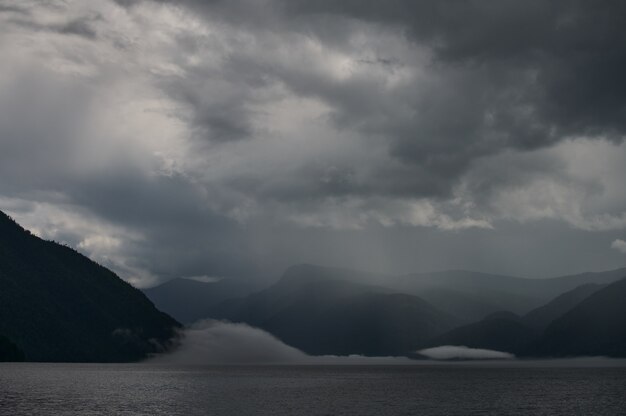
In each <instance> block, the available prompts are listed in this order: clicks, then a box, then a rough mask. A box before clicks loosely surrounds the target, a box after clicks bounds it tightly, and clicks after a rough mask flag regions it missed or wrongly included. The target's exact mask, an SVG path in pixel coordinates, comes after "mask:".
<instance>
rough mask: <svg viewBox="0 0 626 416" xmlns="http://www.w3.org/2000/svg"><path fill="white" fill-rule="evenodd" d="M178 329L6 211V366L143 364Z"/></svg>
mask: <svg viewBox="0 0 626 416" xmlns="http://www.w3.org/2000/svg"><path fill="white" fill-rule="evenodd" d="M177 327H180V324H179V323H178V322H177V321H176V320H174V319H173V318H171V317H169V316H168V315H166V314H165V313H163V312H160V311H159V310H157V309H156V308H155V307H154V305H153V304H152V302H150V300H148V298H146V296H145V295H144V294H143V293H142V292H141V291H140V290H138V289H135V288H134V287H132V286H131V285H129V284H128V283H126V282H124V281H123V280H122V279H120V278H119V277H118V276H116V275H115V274H114V273H113V272H111V271H110V270H108V269H106V268H104V267H102V266H100V265H98V264H96V263H94V262H93V261H91V260H89V259H88V258H87V257H85V256H83V255H81V254H79V253H78V252H76V251H74V250H72V249H71V248H69V247H65V246H62V245H59V244H57V243H54V242H50V241H44V240H42V239H40V238H38V237H36V236H34V235H32V234H30V233H29V232H28V231H26V230H24V229H23V228H22V227H20V226H19V225H18V224H17V223H15V222H14V221H13V220H12V219H11V218H9V217H8V216H7V215H5V214H4V213H2V212H0V360H3V359H4V360H7V359H10V360H18V359H21V358H24V359H26V360H29V361H57V362H58V361H66V362H69V361H73V362H119V361H135V360H139V359H142V358H144V357H146V356H148V355H149V354H151V353H155V352H158V351H161V350H163V349H165V348H167V347H168V346H169V345H170V342H171V341H170V340H171V339H172V338H173V337H175V335H176V332H175V331H176V328H177ZM3 355H4V357H3Z"/></svg>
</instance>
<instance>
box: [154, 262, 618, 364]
mask: <svg viewBox="0 0 626 416" xmlns="http://www.w3.org/2000/svg"><path fill="white" fill-rule="evenodd" d="M624 277H626V269H618V270H613V271H607V272H598V273H582V274H576V275H571V276H561V277H557V278H552V279H524V278H519V277H509V276H496V275H489V274H484V273H475V272H468V271H450V272H440V273H428V274H413V275H406V276H382V275H376V274H372V273H365V272H359V271H354V270H348V269H340V268H328V267H320V266H313V265H300V266H294V267H291V268H289V269H288V270H287V271H286V272H285V273H284V275H283V276H282V277H281V278H280V279H279V280H278V281H277V282H276V283H275V284H273V285H271V286H270V287H268V288H266V289H264V290H261V291H258V292H256V293H252V294H250V295H247V296H243V297H240V298H236V299H227V298H226V297H225V298H223V299H222V301H221V302H219V301H217V298H218V297H217V296H213V297H212V298H211V300H210V304H211V305H213V306H212V307H211V308H209V309H207V312H206V313H207V315H206V316H204V318H214V319H227V320H230V321H233V322H243V323H247V324H249V325H252V326H256V327H259V328H261V329H264V330H266V331H268V332H270V333H271V334H273V335H275V336H276V337H278V338H279V339H281V340H282V341H284V342H285V343H287V344H288V345H291V346H294V347H296V348H299V349H301V350H302V351H304V352H307V353H309V354H317V355H320V354H337V355H343V354H363V355H411V354H413V353H414V352H415V351H416V350H417V349H418V348H421V347H429V346H438V345H464V346H468V347H473V348H484V349H493V350H500V351H506V352H510V353H514V354H517V355H520V356H573V355H576V354H575V353H574V351H576V349H575V348H573V347H572V348H564V347H563V346H564V345H569V344H568V343H569V342H570V341H573V340H574V339H575V337H576V336H580V337H584V335H580V334H578V329H577V328H574V329H571V331H570V333H568V334H567V336H564V337H563V338H559V335H558V334H559V333H561V332H559V331H560V330H559V329H558V328H560V325H563V324H559V322H560V318H562V317H566V316H569V313H570V311H571V310H577V309H576V308H577V307H579V306H580V305H584V303H583V301H585V300H587V299H593V296H594V295H598V296H606V295H602V294H603V293H605V294H606V293H615V295H614V297H612V298H610V299H607V301H606V303H605V304H604V307H603V309H602V310H604V311H611V310H613V309H615V310H616V311H619V305H617V304H616V303H618V302H620V300H619V299H621V302H623V301H625V300H626V293H622V292H623V291H622V289H621V286H620V284H619V283H620V282H621V280H620V279H621V278H624ZM364 282H365V283H364ZM181 283H182V282H180V281H176V282H174V283H172V284H170V285H168V286H171V285H174V286H179V285H181ZM196 284H198V285H204V288H203V291H206V292H208V291H210V287H211V286H212V285H215V283H198V282H195V283H193V285H196ZM165 287H167V286H165V285H164V286H162V287H158V288H154V289H152V290H149V291H147V293H148V295H149V296H150V294H151V293H158V294H159V296H160V298H159V299H157V298H153V300H154V301H155V303H156V304H157V306H159V304H160V302H161V301H162V300H161V299H164V298H167V296H168V295H167V291H165V289H164V288H165ZM217 288H218V289H219V286H218V287H217ZM220 293H221V291H219V290H216V291H215V293H214V295H217V294H220ZM170 294H171V296H172V297H171V298H169V300H168V302H169V304H170V305H171V304H176V303H178V304H183V303H184V299H183V298H178V299H176V297H177V296H179V295H180V291H172V292H170ZM196 300H197V299H196ZM173 313H174V316H176V315H175V311H173ZM589 313H590V312H589V311H588V308H583V309H582V311H580V312H578V313H577V314H576V315H575V318H567V319H568V320H573V321H578V320H580V321H581V322H585V321H588V320H591V321H593V320H594V319H595V318H587V317H586V316H587V315H588V314H589ZM607 313H610V312H607ZM592 315H593V314H592ZM564 319H565V318H564ZM598 319H599V318H598ZM604 319H609V318H608V317H606V316H604ZM617 321H619V319H618V320H617ZM620 325H621V326H620ZM554 326H556V328H557V329H554V328H553V327H554ZM620 328H626V325H623V324H620V323H616V324H615V325H614V326H613V327H611V328H610V329H607V331H606V332H604V333H603V335H604V338H605V339H606V343H605V344H603V346H600V347H598V348H596V350H594V351H595V352H594V355H611V356H623V355H626V349H623V348H621V347H620V346H619V345H612V339H613V337H616V341H618V340H619V339H621V338H619V337H621V335H620V332H619V331H620ZM579 329H580V330H584V329H585V328H584V327H581V328H579ZM544 331H545V334H544ZM555 331H556V332H555ZM553 333H556V334H557V335H551V334H553ZM552 338H557V339H560V344H558V346H555V347H554V348H553V349H552V350H551V349H550V348H548V347H546V346H545V343H546V342H549V345H555V343H556V341H554V340H552V341H548V340H551V339H552ZM589 351H591V350H589Z"/></svg>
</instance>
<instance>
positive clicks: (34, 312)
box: [0, 212, 626, 362]
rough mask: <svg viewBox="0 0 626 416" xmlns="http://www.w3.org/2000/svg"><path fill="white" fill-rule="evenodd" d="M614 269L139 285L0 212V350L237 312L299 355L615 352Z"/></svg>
mask: <svg viewBox="0 0 626 416" xmlns="http://www.w3.org/2000/svg"><path fill="white" fill-rule="evenodd" d="M625 278H626V269H619V270H613V271H608V272H600V273H583V274H578V275H572V276H563V277H557V278H552V279H524V278H520V277H511V276H497V275H490V274H484V273H475V272H468V271H448V272H439V273H422V274H412V275H402V276H391V275H380V274H373V273H366V272H360V271H355V270H349V269H340V268H328V267H320V266H314V265H299V266H293V267H290V268H289V269H288V270H287V271H286V272H285V273H284V274H283V275H282V277H281V278H280V279H278V280H277V281H276V282H275V283H273V284H271V285H269V286H268V287H265V288H260V287H259V286H258V283H255V281H253V280H249V281H246V280H235V279H223V280H220V281H216V282H199V281H195V280H189V279H174V280H171V281H169V282H167V283H165V284H163V285H160V286H157V287H155V288H151V289H146V290H145V291H144V292H145V295H144V293H142V292H141V291H140V290H138V289H135V288H133V287H132V286H131V285H129V284H128V283H126V282H124V281H123V280H121V279H120V278H119V277H118V276H116V275H115V274H114V273H113V272H111V271H110V270H108V269H106V268H104V267H102V266H100V265H98V264H96V263H94V262H93V261H91V260H89V259H88V258H86V257H85V256H83V255H81V254H79V253H78V252H76V251H74V250H72V249H71V248H69V247H66V246H62V245H59V244H57V243H54V242H50V241H44V240H42V239H40V238H38V237H36V236H33V235H31V234H30V233H29V232H28V231H26V230H24V229H23V228H21V227H20V226H19V225H18V224H16V223H15V222H14V221H13V220H11V219H10V218H9V217H8V216H6V215H5V214H3V213H1V212H0V361H20V360H29V361H73V362H120V361H135V360H140V359H142V358H145V357H148V356H149V355H151V354H153V353H156V352H161V351H164V350H166V349H168V348H169V347H171V346H172V345H173V343H175V340H176V337H177V334H178V332H177V328H179V327H181V325H180V324H179V323H178V322H177V321H176V320H175V319H174V318H177V319H179V320H180V321H183V322H186V323H190V322H193V321H195V320H198V319H203V318H213V319H224V320H229V321H233V322H242V323H247V324H249V325H251V326H254V327H258V328H261V329H263V330H266V331H268V332H270V333H271V334H273V335H274V336H276V337H277V338H279V339H280V340H281V341H283V342H285V343H286V344H288V345H290V346H293V347H296V348H298V349H300V350H302V351H304V352H306V353H308V354H313V355H349V354H362V355H368V356H390V355H395V356H409V357H415V356H418V354H417V351H418V350H420V349H423V348H428V347H436V346H441V345H460V346H466V347H471V348H480V349H492V350H498V351H504V352H509V353H513V354H516V355H518V356H521V357H570V356H580V355H605V356H612V357H626V280H625ZM146 295H147V296H146ZM148 297H149V298H150V299H152V301H153V302H154V304H153V303H152V302H151V301H150V300H149V299H148ZM155 304H156V307H158V308H160V309H162V310H164V311H166V312H169V313H171V314H172V315H173V316H174V318H172V317H170V316H169V315H167V314H166V313H164V312H161V311H159V310H158V309H157V308H156V307H155Z"/></svg>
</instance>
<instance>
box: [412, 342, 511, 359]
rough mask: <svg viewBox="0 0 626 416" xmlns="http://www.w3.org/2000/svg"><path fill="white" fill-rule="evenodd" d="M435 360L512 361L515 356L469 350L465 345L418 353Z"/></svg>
mask: <svg viewBox="0 0 626 416" xmlns="http://www.w3.org/2000/svg"><path fill="white" fill-rule="evenodd" d="M417 353H418V354H421V355H423V356H425V357H428V358H430V359H433V360H510V359H513V358H515V355H513V354H510V353H508V352H503V351H494V350H485V349H481V348H469V347H466V346H463V345H442V346H440V347H434V348H426V349H423V350H419V351H417Z"/></svg>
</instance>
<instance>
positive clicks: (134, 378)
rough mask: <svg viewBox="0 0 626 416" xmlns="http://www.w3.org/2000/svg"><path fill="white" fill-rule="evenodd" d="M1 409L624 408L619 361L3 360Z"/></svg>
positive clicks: (619, 411)
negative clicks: (216, 363) (190, 363)
mask: <svg viewBox="0 0 626 416" xmlns="http://www.w3.org/2000/svg"><path fill="white" fill-rule="evenodd" d="M0 414H2V415H32V414H41V415H79V414H80V415H611V416H613V415H623V414H626V368H625V367H623V366H618V367H597V366H583V367H570V366H567V365H554V366H553V365H545V364H544V365H507V364H501V365H489V364H485V365H480V364H473V365H469V366H468V365H460V364H459V365H445V366H441V365H439V366H428V365H419V366H327V367H313V366H232V367H202V368H198V367H174V366H160V365H149V364H129V365H100V364H1V363H0Z"/></svg>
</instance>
